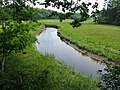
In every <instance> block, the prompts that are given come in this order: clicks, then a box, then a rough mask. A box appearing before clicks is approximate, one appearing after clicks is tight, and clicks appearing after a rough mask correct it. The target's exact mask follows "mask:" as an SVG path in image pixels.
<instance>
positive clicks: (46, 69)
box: [0, 24, 99, 90]
mask: <svg viewBox="0 0 120 90" xmlns="http://www.w3.org/2000/svg"><path fill="white" fill-rule="evenodd" d="M31 26H32V27H36V25H35V24H31ZM39 28H42V27H39ZM34 30H35V29H34V28H33V29H32V31H31V32H34ZM38 31H39V30H35V32H37V33H38ZM37 33H35V34H37ZM24 52H26V54H25V53H24V54H23V53H16V54H15V53H14V54H12V55H10V56H9V57H7V60H6V63H5V72H4V73H2V72H0V90H81V89H82V90H99V88H98V87H97V86H96V82H95V81H93V80H92V79H90V78H85V77H84V76H83V75H81V74H80V73H77V72H75V71H74V70H73V69H70V68H69V67H67V66H65V65H64V64H61V63H59V62H57V60H55V59H54V58H53V57H50V56H44V55H42V54H40V53H39V52H38V51H37V50H36V49H35V47H33V46H31V47H27V48H26V49H25V50H24Z"/></svg>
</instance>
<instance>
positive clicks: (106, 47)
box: [40, 20, 120, 62]
mask: <svg viewBox="0 0 120 90" xmlns="http://www.w3.org/2000/svg"><path fill="white" fill-rule="evenodd" d="M71 21H72V20H65V21H63V22H59V20H41V21H40V22H42V23H43V24H55V25H59V26H60V27H61V28H60V29H59V31H60V33H61V34H62V36H63V37H65V38H67V39H69V40H71V41H72V42H74V43H76V44H77V45H79V46H80V47H81V48H83V49H87V50H88V51H91V52H93V53H96V54H99V55H103V56H106V57H108V58H109V59H113V60H117V61H119V62H120V26H113V25H102V24H95V23H92V22H91V21H86V22H83V23H82V25H81V26H80V27H77V28H72V26H70V22H71Z"/></svg>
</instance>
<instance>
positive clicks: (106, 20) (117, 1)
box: [98, 0, 120, 25]
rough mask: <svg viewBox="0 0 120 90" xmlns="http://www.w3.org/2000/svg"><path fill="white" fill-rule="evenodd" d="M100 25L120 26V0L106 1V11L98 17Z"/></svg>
mask: <svg viewBox="0 0 120 90" xmlns="http://www.w3.org/2000/svg"><path fill="white" fill-rule="evenodd" d="M106 6H107V8H106ZM98 23H103V24H113V25H120V0H109V1H106V5H105V7H104V9H103V10H102V11H101V12H100V14H99V15H98Z"/></svg>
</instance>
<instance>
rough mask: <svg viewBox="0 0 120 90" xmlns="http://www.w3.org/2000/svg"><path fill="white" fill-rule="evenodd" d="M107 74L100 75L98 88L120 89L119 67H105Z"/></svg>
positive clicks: (107, 89)
mask: <svg viewBox="0 0 120 90" xmlns="http://www.w3.org/2000/svg"><path fill="white" fill-rule="evenodd" d="M105 71H106V72H107V73H105V74H102V77H101V79H102V83H101V82H100V83H99V86H100V87H102V88H103V89H105V90H119V89H120V65H114V66H113V65H109V64H108V65H107V67H106V68H105Z"/></svg>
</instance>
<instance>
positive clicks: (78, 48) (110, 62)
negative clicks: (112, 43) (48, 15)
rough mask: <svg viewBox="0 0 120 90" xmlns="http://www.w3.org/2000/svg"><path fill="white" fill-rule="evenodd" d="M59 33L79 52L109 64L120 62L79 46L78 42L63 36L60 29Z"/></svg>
mask: <svg viewBox="0 0 120 90" xmlns="http://www.w3.org/2000/svg"><path fill="white" fill-rule="evenodd" d="M57 35H58V36H59V37H60V38H61V40H62V41H64V42H65V43H66V44H68V45H69V46H71V47H73V48H74V49H75V50H77V51H78V52H80V53H82V54H83V55H87V56H89V57H91V58H93V59H94V60H96V61H101V62H103V63H109V64H117V63H118V62H116V61H114V60H112V59H109V58H107V57H105V56H102V55H98V54H96V53H93V52H90V51H88V50H85V49H84V48H82V47H80V46H78V45H77V44H76V43H74V42H72V41H70V40H69V39H67V38H65V37H63V36H62V35H61V33H60V32H59V31H58V33H57Z"/></svg>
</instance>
